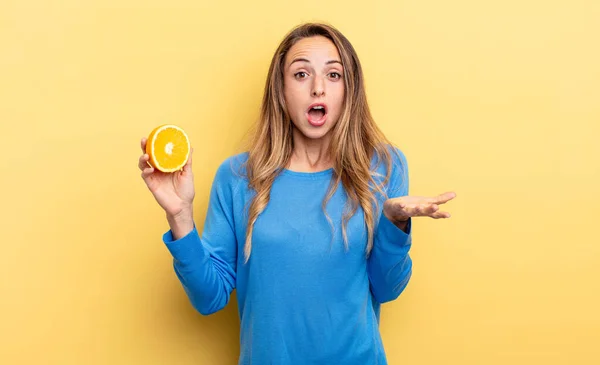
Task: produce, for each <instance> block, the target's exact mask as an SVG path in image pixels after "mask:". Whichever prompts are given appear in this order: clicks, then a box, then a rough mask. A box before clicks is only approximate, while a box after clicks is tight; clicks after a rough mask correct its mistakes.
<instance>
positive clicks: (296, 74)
mask: <svg viewBox="0 0 600 365" xmlns="http://www.w3.org/2000/svg"><path fill="white" fill-rule="evenodd" d="M307 76H308V74H307V73H306V72H304V71H300V72H296V73H295V74H294V77H296V78H297V79H303V78H306V77H307Z"/></svg>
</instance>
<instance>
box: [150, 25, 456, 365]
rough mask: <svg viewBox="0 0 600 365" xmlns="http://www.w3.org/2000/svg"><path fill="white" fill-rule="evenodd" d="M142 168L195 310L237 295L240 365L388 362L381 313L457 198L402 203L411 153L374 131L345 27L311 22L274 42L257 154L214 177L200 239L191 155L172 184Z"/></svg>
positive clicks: (233, 161)
mask: <svg viewBox="0 0 600 365" xmlns="http://www.w3.org/2000/svg"><path fill="white" fill-rule="evenodd" d="M145 143H146V140H145V139H142V143H141V145H142V150H144V148H145ZM147 161H148V156H147V155H146V154H144V155H142V156H141V157H140V160H139V168H140V169H141V170H142V177H143V179H144V180H145V182H146V184H147V186H148V188H149V189H150V191H151V192H152V193H153V195H154V197H155V199H156V200H157V202H158V203H159V204H160V206H161V207H162V208H163V209H164V210H165V212H166V215H167V220H168V223H169V226H170V230H169V231H168V232H167V233H165V234H164V236H163V241H164V243H165V245H166V246H167V248H168V249H169V251H170V252H171V254H172V255H173V258H174V268H175V273H176V274H177V277H178V278H179V280H180V281H181V284H182V285H183V288H184V289H185V291H186V293H187V295H188V297H189V299H190V301H191V303H192V304H193V306H194V307H195V308H196V309H197V310H198V311H199V312H200V313H202V314H204V315H208V314H211V313H214V312H216V311H218V310H220V309H222V308H223V307H224V306H225V305H226V304H227V303H228V301H229V299H230V294H231V292H232V291H233V289H234V288H235V289H236V290H237V299H238V307H239V314H240V320H241V336H240V340H241V353H240V357H239V364H261V365H262V364H278V365H284V364H302V365H305V364H360V365H365V364H386V363H387V362H386V357H385V353H384V349H383V345H382V341H381V337H380V333H379V329H378V324H379V309H380V305H381V303H384V302H388V301H391V300H394V299H395V298H397V297H398V295H400V293H401V292H402V291H403V289H404V288H405V287H406V285H407V283H408V280H409V278H410V276H411V268H412V261H411V259H410V257H409V254H408V251H409V248H410V247H411V218H412V217H417V216H420V217H431V218H449V217H450V214H449V213H447V212H442V211H440V210H439V205H440V204H443V203H446V202H447V201H449V200H451V199H453V198H454V197H455V194H454V193H452V192H450V193H446V194H442V195H440V196H437V197H416V196H408V172H407V167H406V159H405V157H404V154H403V153H402V152H401V151H400V150H399V149H397V148H395V147H392V145H391V143H390V142H388V141H387V140H386V139H385V137H384V136H383V134H382V133H381V131H380V130H379V129H378V128H377V126H376V125H375V123H374V121H373V118H372V117H371V114H370V112H369V108H368V105H367V99H366V95H365V89H364V81H363V74H362V70H361V66H360V62H359V60H358V57H357V55H356V52H355V51H354V49H353V47H352V45H351V44H350V43H349V41H348V40H347V39H346V38H345V37H344V36H343V35H342V34H341V33H340V32H339V31H338V30H336V29H335V28H333V27H331V26H329V25H325V24H314V23H311V24H304V25H301V26H298V27H296V28H295V29H293V30H292V31H291V32H290V33H289V34H288V35H287V36H286V37H285V39H284V40H283V42H282V43H281V44H280V46H279V48H278V49H277V51H276V52H275V55H274V56H273V59H272V62H271V67H270V69H269V74H268V78H267V82H266V87H265V94H264V98H263V103H262V109H261V115H260V120H259V123H258V125H257V129H256V133H255V135H254V140H253V143H252V144H251V148H250V149H249V151H248V152H245V153H242V154H238V155H235V156H232V157H230V158H228V159H227V160H226V161H224V162H223V163H222V164H221V165H220V167H219V168H218V170H217V173H216V177H215V179H214V182H213V185H212V188H211V192H210V200H209V207H208V212H207V216H206V221H205V224H204V227H203V230H202V233H200V232H198V231H197V230H196V226H195V224H194V221H193V215H192V201H193V198H194V185H193V174H192V158H191V157H190V159H189V161H188V163H187V164H186V166H185V167H184V168H183V170H182V171H180V172H177V173H174V174H163V173H160V172H158V171H155V170H154V169H153V168H152V167H149V165H148V164H147Z"/></svg>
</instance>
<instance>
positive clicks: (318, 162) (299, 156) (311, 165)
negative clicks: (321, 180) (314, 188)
mask: <svg viewBox="0 0 600 365" xmlns="http://www.w3.org/2000/svg"><path fill="white" fill-rule="evenodd" d="M293 138H294V150H293V152H292V157H291V159H290V162H289V164H288V166H287V168H288V169H290V170H292V171H298V172H317V171H323V170H327V169H329V168H331V167H333V160H332V158H331V156H329V155H328V151H327V150H328V148H329V143H330V140H331V137H330V135H329V133H327V134H326V135H325V136H323V137H322V138H319V139H310V138H307V137H306V136H304V135H303V134H302V132H300V131H299V130H297V129H296V128H294V131H293Z"/></svg>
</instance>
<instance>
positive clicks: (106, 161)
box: [0, 0, 600, 365]
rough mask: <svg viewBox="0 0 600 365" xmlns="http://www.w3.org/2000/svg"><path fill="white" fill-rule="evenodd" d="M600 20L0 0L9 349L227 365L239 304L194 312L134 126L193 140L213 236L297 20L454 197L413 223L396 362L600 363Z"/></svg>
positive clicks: (431, 2)
mask: <svg viewBox="0 0 600 365" xmlns="http://www.w3.org/2000/svg"><path fill="white" fill-rule="evenodd" d="M599 19H600V3H599V2H597V1H595V0H589V1H585V0H570V1H566V0H563V1H541V0H540V1H534V0H518V1H517V0H505V1H476V0H455V1H441V0H437V1H436V0H425V1H414V0H405V1H381V0H376V1H371V2H367V1H354V0H344V1H341V0H340V1H316V0H306V1H296V2H288V1H281V0H257V1H237V2H236V1H233V2H218V1H192V0H189V1H184V0H168V1H167V0H144V1H140V0H118V1H116V0H102V1H100V0H87V1H80V0H64V1H42V0H37V1H35V0H3V1H2V2H0V123H1V129H0V140H1V143H0V153H1V156H2V157H1V158H0V170H1V173H0V174H1V175H0V184H1V188H0V193H1V194H2V196H1V200H0V201H1V202H2V209H1V213H0V214H2V216H1V219H0V224H1V226H2V229H1V234H2V243H1V252H0V293H1V294H0V295H1V297H0V363H2V364H6V365H9V364H11V365H12V364H52V365H54V364H61V365H65V364H93V365H95V364H115V365H119V364H146V365H151V364H157V365H158V364H190V365H192V364H235V363H236V360H237V355H238V349H239V345H238V334H239V324H238V314H237V304H236V297H235V295H234V296H233V297H232V301H231V303H230V304H229V305H228V306H227V307H226V308H225V309H224V310H223V311H221V312H219V313H217V314H215V315H212V316H208V317H203V316H201V315H200V314H198V313H197V312H195V311H194V310H193V308H192V307H191V305H190V304H189V302H188V300H187V298H186V296H185V293H184V292H183V290H182V288H181V286H180V285H179V282H178V281H177V279H176V276H175V274H174V272H173V269H172V262H171V257H170V256H169V253H168V251H167V250H166V249H165V247H164V245H163V243H162V241H161V238H162V234H163V233H164V232H166V230H167V229H168V225H167V222H166V219H165V216H164V213H163V212H162V211H161V210H160V208H159V206H158V205H157V204H156V203H155V201H154V199H153V198H152V196H151V194H150V193H149V191H148V190H147V188H146V186H145V185H144V183H143V181H142V179H141V178H140V171H139V170H138V168H137V159H138V157H139V156H140V153H141V151H140V147H139V140H140V139H141V138H142V137H144V136H147V135H148V134H149V133H150V131H151V130H152V129H153V128H154V127H155V126H157V125H159V124H163V123H174V124H177V125H179V126H181V127H183V128H184V129H185V130H186V131H187V132H188V134H189V136H190V139H191V142H192V145H193V147H194V148H195V153H194V161H195V164H194V173H195V179H196V188H197V199H196V201H195V205H194V208H195V219H196V222H197V224H198V226H199V228H201V227H202V225H203V222H204V217H205V212H206V207H207V194H208V192H209V188H210V185H211V183H212V179H213V177H214V174H215V171H216V168H217V166H218V165H219V164H220V163H221V162H222V161H223V160H224V159H225V158H227V157H228V156H230V155H232V154H234V153H239V152H241V151H243V141H244V137H245V136H246V134H247V132H248V130H249V128H250V126H251V125H252V123H253V122H254V121H255V120H256V118H257V116H258V109H259V106H260V101H261V98H262V93H263V87H264V81H265V77H266V73H267V69H268V66H269V63H270V60H271V57H272V54H273V52H274V50H275V48H276V47H277V45H278V43H279V42H280V41H281V39H282V38H283V36H284V35H285V33H287V32H288V31H289V30H290V29H291V28H292V27H293V26H295V25H297V24H299V23H301V22H304V21H325V22H329V23H331V24H333V25H334V26H336V27H338V28H339V29H340V30H341V31H342V32H343V33H344V34H345V35H346V36H347V37H348V38H349V39H350V41H351V42H352V43H353V45H354V46H355V48H356V50H357V52H358V54H359V57H360V59H361V61H362V64H363V67H364V73H365V78H366V88H367V93H368V97H369V102H370V105H371V108H372V111H373V114H374V116H375V118H376V121H377V122H378V124H379V125H380V126H381V128H382V129H383V130H384V131H385V133H386V134H387V136H388V137H389V138H390V139H391V140H392V141H393V142H394V143H396V145H397V146H398V147H400V148H401V149H402V150H403V151H404V153H405V154H406V156H407V159H408V163H409V174H410V178H411V181H410V186H411V193H412V194H414V195H435V194H439V193H442V192H445V191H456V192H457V194H458V197H457V198H456V199H455V200H454V201H452V202H451V203H448V204H447V205H446V206H445V207H444V209H445V210H448V211H450V212H451V213H452V215H453V217H452V218H451V219H450V220H443V221H434V220H432V219H427V218H419V219H416V220H415V222H414V243H413V248H412V251H411V253H412V256H413V260H414V275H413V277H412V280H411V282H410V284H409V285H408V287H407V289H406V291H405V292H404V293H403V294H402V295H401V296H400V298H399V299H398V300H396V301H395V302H393V303H389V304H385V305H384V306H383V309H382V324H381V331H382V335H383V340H384V344H385V347H386V350H387V354H388V360H389V363H390V364H411V365H419V364H461V365H466V364H473V365H476V364H477V365H479V364H486V365H488V364H565V363H570V364H578V365H581V364H598V363H600V349H599V348H598V344H599V343H600V311H599V310H598V308H600V247H599V244H600V235H599V233H598V229H599V228H598V227H599V224H598V220H599V218H600V214H599V213H598V207H599V205H600V204H599V203H600V198H599V196H600V194H599V193H600V188H599V187H600V161H599V159H600V147H599V145H598V143H597V139H598V136H599V135H600V127H599V124H600V89H599V86H598V85H600V47H598V44H600V43H599V38H600V21H599Z"/></svg>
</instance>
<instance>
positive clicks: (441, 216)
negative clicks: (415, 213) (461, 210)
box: [430, 211, 451, 219]
mask: <svg viewBox="0 0 600 365" xmlns="http://www.w3.org/2000/svg"><path fill="white" fill-rule="evenodd" d="M450 216H451V215H450V213H448V212H440V211H437V212H435V213H433V214H431V215H430V217H431V218H433V219H445V218H450Z"/></svg>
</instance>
